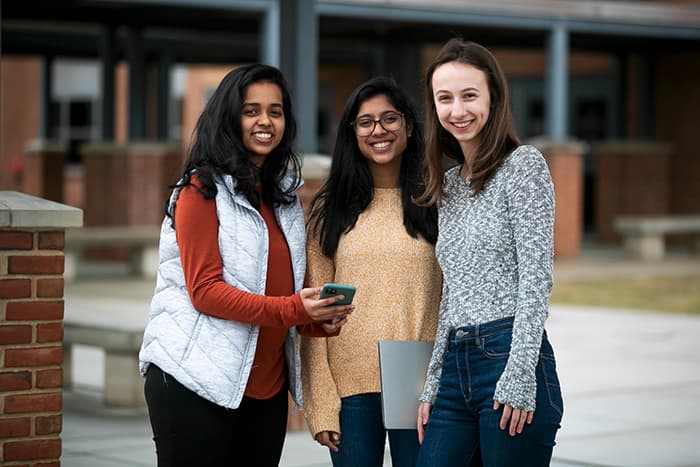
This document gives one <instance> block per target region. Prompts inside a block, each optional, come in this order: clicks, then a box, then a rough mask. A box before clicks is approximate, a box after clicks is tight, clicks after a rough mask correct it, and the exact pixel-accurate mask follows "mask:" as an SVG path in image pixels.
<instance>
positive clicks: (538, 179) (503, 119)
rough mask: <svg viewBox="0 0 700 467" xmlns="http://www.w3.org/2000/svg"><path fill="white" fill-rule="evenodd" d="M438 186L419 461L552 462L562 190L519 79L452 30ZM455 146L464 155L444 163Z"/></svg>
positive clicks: (433, 193) (441, 71) (429, 188)
mask: <svg viewBox="0 0 700 467" xmlns="http://www.w3.org/2000/svg"><path fill="white" fill-rule="evenodd" d="M426 87H427V95H426V114H427V115H426V154H427V157H426V158H427V161H428V171H427V181H426V191H425V193H424V195H423V196H422V197H421V198H420V199H419V202H422V203H424V204H427V205H433V204H437V205H438V240H437V243H436V247H435V249H436V254H437V258H438V262H439V264H440V267H441V269H442V273H443V288H442V299H441V303H440V317H439V321H438V329H437V335H436V339H435V347H434V350H433V355H432V358H431V361H430V364H429V368H428V374H427V380H426V383H425V387H424V391H423V394H422V395H421V398H420V400H421V403H420V407H419V410H418V420H417V427H418V432H419V436H420V438H421V441H422V446H421V449H420V453H419V458H418V463H417V466H419V467H431V466H443V465H444V466H447V465H449V466H456V465H464V466H467V465H469V466H472V465H487V466H494V467H505V466H519V467H524V466H525V467H527V466H546V465H549V461H550V459H551V455H552V448H553V446H554V443H555V436H556V432H557V430H558V428H559V424H560V421H561V417H562V411H563V404H562V397H561V391H560V388H559V381H558V377H557V371H556V365H555V361H554V353H553V350H552V347H551V345H550V344H549V341H548V339H547V334H546V332H545V330H544V323H545V319H546V317H547V313H548V305H549V294H550V291H551V286H552V266H553V227H554V191H553V186H552V180H551V177H550V174H549V170H548V168H547V164H546V162H545V160H544V158H543V156H542V154H541V153H540V152H539V151H538V150H537V149H535V148H534V147H532V146H523V145H520V142H519V141H518V138H517V136H516V135H515V131H514V129H513V125H512V119H511V113H510V108H509V97H508V89H507V85H506V81H505V77H504V75H503V72H502V71H501V69H500V67H499V65H498V63H497V61H496V59H495V58H494V57H493V55H492V54H491V53H490V52H489V51H488V50H486V49H485V48H484V47H482V46H480V45H478V44H475V43H473V42H464V41H462V40H459V39H453V40H451V41H449V42H448V43H447V44H446V45H445V46H444V47H443V49H442V50H441V51H440V52H439V54H438V55H437V57H436V58H435V59H434V60H433V62H432V64H431V65H430V66H429V68H428V72H427V77H426ZM443 155H446V156H448V157H450V158H452V159H454V160H455V161H457V163H458V165H457V166H456V167H453V168H451V169H449V170H448V171H447V172H446V173H444V171H443Z"/></svg>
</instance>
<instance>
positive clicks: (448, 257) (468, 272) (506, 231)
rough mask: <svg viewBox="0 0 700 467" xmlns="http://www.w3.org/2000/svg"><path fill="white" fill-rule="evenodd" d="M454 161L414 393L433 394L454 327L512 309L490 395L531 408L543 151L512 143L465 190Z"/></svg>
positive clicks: (426, 397) (547, 253)
mask: <svg viewBox="0 0 700 467" xmlns="http://www.w3.org/2000/svg"><path fill="white" fill-rule="evenodd" d="M459 170H460V167H453V168H452V169H450V170H448V171H447V172H446V174H445V185H444V195H445V196H444V198H443V200H442V202H441V203H440V205H439V210H438V212H439V221H438V222H439V223H438V226H439V236H438V241H437V245H436V248H435V250H436V254H437V257H438V262H439V263H440V267H441V268H442V272H443V287H442V301H441V303H440V318H439V322H438V330H437V335H436V337H435V347H434V350H433V355H432V358H431V360H430V365H429V367H428V376H427V380H426V383H425V388H424V390H423V394H422V395H421V398H420V400H421V401H426V402H433V401H434V400H435V396H436V394H437V390H438V386H439V382H440V373H441V370H442V361H443V353H444V351H445V348H446V345H447V338H448V335H449V332H450V330H451V329H452V328H455V327H459V326H468V325H473V324H481V323H487V322H489V321H494V320H497V319H500V318H506V317H509V316H514V317H515V320H514V325H513V341H512V344H511V351H510V356H509V357H508V363H507V364H506V368H505V370H504V372H503V374H502V375H501V377H500V379H499V381H498V383H497V385H496V393H495V395H494V398H495V399H496V400H498V401H499V402H501V403H504V404H509V405H511V406H513V407H516V408H522V409H525V410H528V411H530V410H535V393H536V379H535V367H536V365H537V359H538V357H539V349H540V344H541V343H542V334H543V331H544V322H545V319H546V318H547V312H548V306H549V294H550V291H551V288H552V262H553V229H554V189H553V186H552V179H551V177H550V174H549V169H548V168H547V164H546V163H545V160H544V158H543V157H542V154H541V153H540V152H539V151H538V150H537V149H536V148H534V147H532V146H520V147H518V148H517V149H515V150H514V151H513V152H512V153H511V154H510V155H509V156H508V157H507V158H506V159H505V160H504V162H503V164H502V165H501V167H499V168H498V169H497V171H496V172H495V173H494V175H493V177H492V178H491V180H490V181H489V182H488V183H487V184H486V186H485V188H484V190H482V192H481V193H479V194H478V195H476V196H468V194H469V181H466V180H464V179H462V178H461V177H460V175H459Z"/></svg>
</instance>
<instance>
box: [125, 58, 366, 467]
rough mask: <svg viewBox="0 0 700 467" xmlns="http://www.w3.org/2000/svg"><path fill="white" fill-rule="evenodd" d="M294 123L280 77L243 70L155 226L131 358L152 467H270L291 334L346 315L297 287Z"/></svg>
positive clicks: (202, 129) (283, 418) (291, 383)
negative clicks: (138, 342)
mask: <svg viewBox="0 0 700 467" xmlns="http://www.w3.org/2000/svg"><path fill="white" fill-rule="evenodd" d="M295 137H296V122H295V119H294V115H293V114H292V108H291V100H290V96H289V92H288V90H287V84H286V82H285V79H284V77H283V76H282V74H281V73H280V71H279V70H278V69H276V68H273V67H270V66H267V65H259V64H255V65H247V66H241V67H239V68H236V69H235V70H233V71H231V72H230V73H229V74H228V75H226V77H224V79H223V80H222V81H221V83H220V85H219V86H218V87H217V89H216V90H215V91H214V93H213V95H212V96H211V98H210V100H209V102H208V103H207V104H206V106H205V108H204V111H203V112H202V114H201V116H200V117H199V120H198V122H197V126H196V129H195V135H194V140H193V144H192V146H191V148H190V150H189V155H188V159H187V161H186V162H185V166H184V171H183V173H182V176H181V178H180V180H179V181H178V182H177V183H176V184H175V185H173V187H172V188H173V190H172V194H171V196H170V199H169V201H168V202H167V203H166V208H165V215H166V217H165V219H164V221H163V224H162V228H161V240H160V247H159V261H160V265H159V267H158V275H157V282H156V287H155V292H154V296H153V300H152V302H151V310H150V320H149V323H148V325H147V327H146V330H145V332H144V340H143V345H142V347H141V352H140V354H139V360H140V368H141V372H142V374H143V375H145V377H146V383H145V394H146V402H147V404H148V411H149V417H150V420H151V426H152V428H153V439H154V441H155V445H156V452H157V457H158V466H159V467H170V466H188V467H191V466H194V465H197V466H246V467H249V466H261V467H262V466H265V467H268V466H276V465H278V463H279V459H280V456H281V452H282V446H283V443H284V437H285V432H286V422H287V409H288V402H287V391H288V390H289V391H291V394H292V398H293V399H294V401H295V402H296V404H297V405H299V406H301V405H302V397H301V379H300V357H299V352H298V333H299V332H301V333H303V334H305V335H311V336H326V335H329V334H330V335H333V334H337V332H338V330H339V328H340V326H341V325H342V324H343V322H344V320H345V317H346V316H347V314H348V313H350V312H351V311H352V309H353V306H352V305H348V306H345V305H335V303H336V301H338V300H341V299H342V296H339V297H334V298H327V299H322V300H321V299H319V292H320V290H319V289H317V288H303V284H304V275H305V270H306V254H305V246H304V216H303V212H302V209H301V205H300V202H299V198H298V196H297V194H296V190H297V189H298V187H299V186H300V185H301V178H300V161H299V158H298V156H297V155H296V154H295V153H294V151H293V149H292V148H293V144H294V140H295Z"/></svg>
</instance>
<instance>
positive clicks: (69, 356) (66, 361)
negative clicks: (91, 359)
mask: <svg viewBox="0 0 700 467" xmlns="http://www.w3.org/2000/svg"><path fill="white" fill-rule="evenodd" d="M70 386H73V346H72V345H70V344H63V387H70Z"/></svg>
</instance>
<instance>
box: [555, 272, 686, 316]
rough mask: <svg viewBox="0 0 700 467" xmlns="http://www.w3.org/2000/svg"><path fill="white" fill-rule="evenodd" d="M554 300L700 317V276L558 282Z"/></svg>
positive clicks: (565, 302) (557, 302)
mask: <svg viewBox="0 0 700 467" xmlns="http://www.w3.org/2000/svg"><path fill="white" fill-rule="evenodd" d="M551 302H552V303H554V304H573V305H587V306H602V307H611V308H636V309H647V310H656V311H661V312H669V313H686V314H692V315H699V316H700V276H697V275H692V276H678V277H642V278H619V279H618V278H612V279H601V280H588V281H555V282H554V288H553V289H552V298H551Z"/></svg>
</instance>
